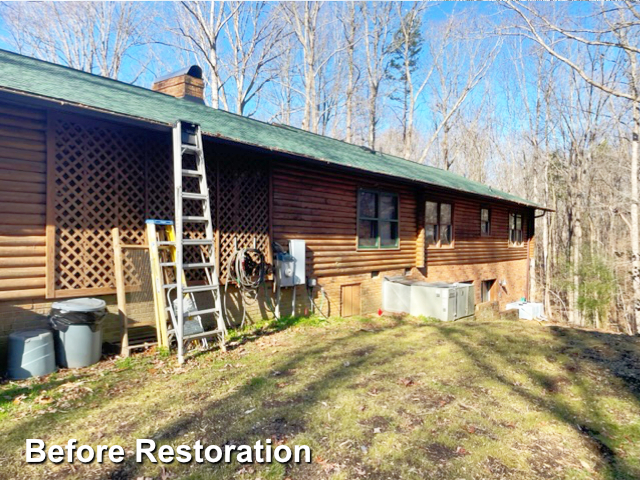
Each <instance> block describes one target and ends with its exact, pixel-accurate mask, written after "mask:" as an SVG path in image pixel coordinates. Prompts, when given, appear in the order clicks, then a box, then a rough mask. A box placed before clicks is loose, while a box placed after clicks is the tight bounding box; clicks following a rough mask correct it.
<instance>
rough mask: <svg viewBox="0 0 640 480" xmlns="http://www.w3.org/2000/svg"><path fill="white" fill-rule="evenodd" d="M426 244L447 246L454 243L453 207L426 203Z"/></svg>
mask: <svg viewBox="0 0 640 480" xmlns="http://www.w3.org/2000/svg"><path fill="white" fill-rule="evenodd" d="M424 212H425V215H424V229H425V242H426V244H427V245H433V246H447V245H451V244H452V243H453V207H452V205H451V204H450V203H438V202H430V201H427V202H425V208H424Z"/></svg>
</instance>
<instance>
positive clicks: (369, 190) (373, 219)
mask: <svg viewBox="0 0 640 480" xmlns="http://www.w3.org/2000/svg"><path fill="white" fill-rule="evenodd" d="M363 192H364V193H372V194H374V195H375V196H376V203H377V205H376V207H377V210H378V211H377V215H378V216H377V217H363V216H361V215H360V194H361V193H363ZM380 195H389V196H392V197H394V198H395V199H396V219H395V220H393V219H386V218H380ZM361 220H364V221H368V222H377V223H378V229H377V230H378V231H377V235H376V245H375V246H373V245H371V246H367V245H360V221H361ZM381 222H390V223H395V224H396V229H397V238H396V243H395V245H393V246H382V245H381V244H380V240H381V237H380V223H381ZM356 250H365V251H368V250H400V195H398V193H396V192H390V191H387V190H377V189H374V188H358V191H357V193H356Z"/></svg>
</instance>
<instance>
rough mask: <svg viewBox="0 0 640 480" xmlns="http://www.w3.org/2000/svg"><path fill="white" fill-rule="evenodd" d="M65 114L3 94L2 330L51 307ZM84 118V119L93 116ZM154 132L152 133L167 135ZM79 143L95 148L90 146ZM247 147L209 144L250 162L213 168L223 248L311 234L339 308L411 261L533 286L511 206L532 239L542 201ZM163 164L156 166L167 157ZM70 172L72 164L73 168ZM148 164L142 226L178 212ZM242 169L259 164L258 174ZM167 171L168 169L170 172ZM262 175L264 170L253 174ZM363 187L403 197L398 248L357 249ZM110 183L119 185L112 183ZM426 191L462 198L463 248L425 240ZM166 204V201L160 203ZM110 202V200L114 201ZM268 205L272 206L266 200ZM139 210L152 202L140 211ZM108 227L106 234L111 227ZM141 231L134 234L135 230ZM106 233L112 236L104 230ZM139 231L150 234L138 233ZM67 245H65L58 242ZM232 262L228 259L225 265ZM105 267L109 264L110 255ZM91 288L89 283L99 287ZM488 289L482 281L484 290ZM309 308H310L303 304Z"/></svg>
mask: <svg viewBox="0 0 640 480" xmlns="http://www.w3.org/2000/svg"><path fill="white" fill-rule="evenodd" d="M56 118H57V119H58V120H55V119H56ZM61 118H63V117H60V116H57V115H51V114H50V113H48V112H47V111H45V110H39V109H35V108H31V107H25V106H22V105H17V104H12V103H6V102H5V103H3V102H0V312H11V313H7V315H8V316H10V317H11V319H10V321H9V322H6V321H5V320H4V318H0V337H2V336H4V335H5V334H6V333H8V332H9V331H11V330H15V329H17V328H25V327H27V326H30V325H31V323H29V322H30V321H31V320H33V321H34V322H41V321H43V319H44V318H45V317H44V315H45V314H46V311H48V308H49V302H48V301H46V300H45V293H46V280H45V279H46V277H45V275H46V268H47V261H46V258H47V254H48V255H49V256H50V257H52V258H53V257H54V256H55V254H56V250H55V248H56V241H55V240H54V241H53V242H49V243H47V237H46V229H47V220H46V218H47V207H48V208H49V209H51V211H50V212H48V214H49V215H50V216H51V218H55V217H56V215H58V214H59V211H57V209H56V201H55V200H54V201H52V202H49V204H47V178H54V179H55V178H56V171H55V165H56V164H55V163H52V164H51V165H53V167H52V166H51V165H50V166H49V168H50V169H51V168H53V169H52V170H51V171H50V172H47V168H48V167H47V153H48V152H49V153H50V154H51V153H52V152H60V151H61V150H60V149H61V148H64V146H62V147H61V146H60V145H56V144H55V142H56V134H55V129H56V128H57V129H60V128H61V123H60V119H61ZM54 120H55V121H54ZM74 120H75V121H76V122H79V121H82V122H84V120H83V119H81V118H80V117H75V118H74ZM82 125H83V128H86V125H87V124H85V123H83V124H82ZM120 128H122V127H120ZM137 131H138V132H141V130H137ZM145 135H146V134H145ZM155 135H156V134H154V138H157V136H155ZM149 138H151V137H149ZM151 147H152V148H151ZM165 147H166V146H164V145H160V144H159V143H158V142H155V141H152V142H150V143H149V142H148V141H147V143H146V144H145V146H144V147H141V148H144V149H145V151H147V150H148V149H149V148H151V150H148V151H151V152H152V153H151V158H153V159H155V160H156V161H157V159H158V158H159V157H160V156H162V155H159V154H158V150H160V151H164V149H165ZM81 150H82V152H83V153H85V154H86V151H87V150H86V148H84V147H83V148H82V149H81ZM78 151H80V150H78ZM247 152H248V151H244V152H243V151H242V150H241V149H240V148H236V147H231V146H226V147H224V148H222V147H214V146H212V145H209V153H208V159H207V160H208V162H209V161H215V162H218V160H220V161H222V160H228V161H229V162H228V165H230V166H237V167H238V169H240V170H242V171H241V172H240V171H238V172H235V171H231V170H229V172H227V171H226V170H224V169H220V170H217V169H211V170H210V171H209V174H210V175H211V174H213V176H214V177H217V178H212V177H211V176H210V177H209V178H210V185H211V186H212V191H215V192H216V198H215V199H214V198H212V206H217V205H219V206H220V207H221V208H220V210H219V211H218V212H217V214H216V218H215V219H214V222H215V223H216V226H217V229H218V232H219V233H218V242H219V243H218V245H219V248H220V251H221V252H223V253H225V255H228V252H230V251H231V246H232V244H233V240H232V239H233V238H234V237H236V236H238V237H239V239H238V240H239V243H240V245H239V246H250V245H251V243H252V241H253V238H257V239H258V244H259V246H260V247H261V248H263V249H264V250H265V251H268V249H269V247H270V245H269V244H270V239H269V237H270V238H271V240H275V241H276V242H278V243H280V244H282V245H283V246H286V244H287V241H288V240H289V239H294V238H300V239H304V240H306V241H307V247H308V249H307V269H308V273H309V274H310V275H313V276H315V277H317V278H319V279H320V282H321V284H322V285H323V286H324V287H325V291H326V292H327V294H328V295H329V297H330V298H329V304H328V305H327V308H328V309H330V311H331V314H334V315H336V314H339V312H340V301H341V299H340V294H341V289H342V286H344V285H360V286H361V288H360V302H361V312H362V313H370V312H373V311H375V310H376V309H377V308H378V307H379V306H380V303H381V283H382V278H383V277H384V275H389V274H394V275H399V274H402V273H404V272H405V271H406V270H407V269H412V268H413V270H414V273H415V272H419V273H416V275H423V276H424V278H426V280H428V281H434V280H440V279H442V280H447V281H455V280H458V281H462V280H476V281H478V280H482V279H484V278H485V277H486V278H502V277H505V278H506V276H507V275H510V276H509V288H508V291H505V292H504V293H503V294H502V298H501V301H504V302H506V301H509V300H511V299H515V298H519V297H521V296H524V295H525V292H526V282H525V281H524V280H523V279H525V278H526V268H527V257H528V255H527V253H529V254H530V255H531V256H532V255H533V241H532V240H531V241H529V249H527V247H526V242H525V246H522V247H513V246H509V244H508V215H509V213H510V212H519V213H522V214H523V219H524V220H525V221H524V222H523V228H524V232H523V234H524V235H523V236H524V238H525V239H527V238H528V237H532V235H533V232H532V231H531V232H529V231H527V228H528V227H529V225H531V223H530V222H528V221H526V219H527V215H529V216H531V215H532V213H533V211H532V210H530V209H529V210H527V209H519V208H514V207H510V206H509V205H508V204H506V203H501V202H484V201H482V200H480V199H478V198H474V197H469V196H465V195H462V194H451V193H447V192H445V191H441V190H439V189H435V188H422V187H420V188H418V187H416V186H413V185H412V184H408V183H401V182H396V181H392V180H387V179H385V180H381V179H379V178H378V177H374V176H368V175H363V174H360V173H358V174H354V173H351V172H346V171H340V170H336V169H331V168H329V167H326V166H322V165H311V164H305V163H302V162H298V161H296V160H290V159H286V160H285V159H276V158H275V157H271V156H269V155H268V154H261V153H256V152H252V153H250V154H249V153H247ZM65 155H66V154H65ZM209 155H210V156H211V160H210V159H209ZM214 157H215V158H214ZM86 161H87V162H88V161H90V158H89V157H87V159H86ZM146 162H147V164H148V163H149V162H150V160H149V159H147V160H146ZM154 166H155V167H156V170H157V167H158V164H157V163H156V164H155V165H154ZM83 168H84V166H83ZM216 168H219V167H216ZM72 170H74V169H73V168H71V169H70V170H69V171H72ZM232 170H233V169H232ZM140 171H141V172H143V173H141V174H140V176H141V178H144V180H143V183H144V184H146V185H148V187H145V188H148V190H147V191H143V192H142V195H141V196H140V197H139V198H138V197H136V198H134V199H132V201H131V202H128V203H127V205H129V204H131V205H136V206H137V209H135V210H132V209H121V210H119V212H118V219H119V220H118V222H120V223H122V222H125V223H131V224H133V223H135V224H136V225H137V224H141V222H142V221H143V219H144V218H146V216H151V217H157V216H161V215H167V212H166V211H165V210H167V209H168V210H171V207H172V203H173V202H172V199H171V198H166V197H165V198H162V197H157V198H155V199H154V198H152V197H151V196H150V194H151V192H155V191H159V190H162V189H163V188H164V189H166V188H170V186H171V185H170V182H171V175H161V176H158V175H157V172H156V176H155V177H152V176H151V175H150V174H149V173H148V172H149V169H148V168H147V167H145V168H144V169H140ZM216 172H217V173H216ZM243 172H249V173H251V175H249V177H251V178H249V177H247V175H246V173H243ZM269 172H271V173H270V175H271V178H270V181H267V183H264V182H263V181H261V180H260V179H261V178H262V179H264V178H267V177H268V176H269ZM98 173H101V172H98ZM167 173H170V172H169V170H167ZM258 173H259V175H258ZM57 174H58V177H57V178H61V176H64V173H63V174H60V172H58V173H57ZM252 175H253V176H255V175H257V176H256V177H255V178H253V176H252ZM167 177H168V178H167ZM158 179H162V180H163V181H164V180H167V182H166V184H163V185H160V184H156V183H157V182H158V181H159V180H158ZM221 179H222V180H221ZM248 179H249V180H250V181H248ZM65 181H68V180H65ZM221 181H222V184H221V183H220V182H221ZM118 182H119V183H118V184H119V185H120V187H121V188H120V189H121V190H122V189H125V190H127V189H128V190H127V192H125V193H124V194H125V195H131V194H132V190H131V188H130V183H127V182H124V180H118ZM153 182H156V183H153ZM99 184H100V185H102V184H105V185H108V183H107V182H102V183H100V182H97V183H96V186H99ZM243 185H244V186H245V187H246V188H245V187H243ZM247 185H248V186H247ZM72 187H73V183H68V184H66V185H62V186H61V185H60V184H58V185H55V184H53V183H50V184H49V188H50V193H51V191H52V190H51V189H52V188H53V189H54V191H57V190H60V189H63V188H64V189H67V188H72ZM361 187H365V188H372V189H376V190H380V191H389V192H395V193H397V194H398V196H399V219H400V245H399V248H398V249H390V250H361V251H359V250H358V249H357V244H356V242H357V232H356V228H357V190H358V188H361ZM109 188H114V185H111V186H109ZM145 188H143V189H142V190H145ZM89 193H90V192H89ZM426 199H430V200H435V201H448V202H451V203H452V204H453V215H454V246H453V248H427V247H425V245H424V220H423V218H424V209H423V206H424V200H426ZM156 201H159V202H161V203H162V204H158V205H155V202H156ZM247 202H248V203H247ZM108 203H109V201H107V200H105V205H106V204H108ZM125 203H126V202H125ZM260 205H263V206H265V208H257V206H260ZM222 207H223V208H222ZM482 207H488V208H490V209H491V228H492V229H491V234H490V235H489V236H487V237H483V236H481V235H480V208H482ZM107 208H108V207H107ZM140 208H142V210H141V211H140V212H138V209H140ZM234 211H241V212H245V215H244V216H242V215H240V216H239V215H236V214H234V213H233V212H234ZM132 212H133V213H135V214H136V215H134V216H135V218H133V219H132V218H130V217H131V215H132ZM136 212H138V213H136ZM265 212H266V213H265ZM268 212H271V214H270V215H269V214H268ZM112 213H113V212H110V213H109V214H112ZM265 215H266V216H265ZM101 218H102V217H101ZM257 219H260V222H259V224H258V223H255V222H253V221H254V220H257ZM252 222H253V223H255V224H252ZM80 226H81V227H82V225H80ZM122 226H123V227H126V225H122ZM91 227H93V228H95V227H96V226H95V225H91ZM138 227H141V225H139V226H138ZM138 227H135V228H136V229H137V228H138ZM125 229H126V228H125ZM53 232H54V233H55V230H53ZM106 233H107V234H108V230H107V231H106ZM131 233H132V235H133V234H134V233H135V232H131ZM53 238H54V239H55V237H53ZM100 238H102V237H100ZM105 238H109V236H108V235H106V236H105ZM132 240H134V239H133V238H132ZM140 240H142V238H141V237H140V238H138V241H140ZM57 245H58V247H59V246H60V243H58V244H57ZM103 248H104V252H105V253H104V254H105V255H106V256H107V258H108V255H109V253H108V252H109V249H110V245H109V244H105V245H104V246H103ZM222 263H223V265H222V266H223V267H224V262H222ZM105 265H106V268H107V269H108V268H109V266H110V264H109V262H108V260H107V261H106V263H105ZM52 267H54V268H53V269H52ZM416 267H418V268H417V269H416ZM49 268H50V269H52V270H53V272H52V275H51V278H52V279H55V278H56V277H55V276H56V275H60V270H59V269H57V268H56V267H55V266H54V264H52V263H50V264H49ZM223 270H224V268H223ZM108 277H109V276H108V275H105V277H104V278H103V279H102V280H103V281H104V280H105V278H106V279H107V281H108ZM463 277H464V278H463ZM467 277H469V278H467ZM63 287H64V285H63V284H62V283H60V284H57V283H56V284H53V288H54V289H55V290H59V292H64V290H63V289H62V288H63ZM88 287H89V289H91V285H88ZM102 287H103V288H104V287H108V288H104V291H103V293H107V292H109V293H110V292H112V291H113V290H112V289H111V288H110V284H106V285H103V286H102ZM479 290H480V288H479V283H478V284H477V285H476V292H477V295H479ZM79 292H82V289H78V290H76V291H75V292H65V293H62V295H60V296H71V295H76V294H78V293H79ZM82 293H83V294H84V293H88V294H95V295H99V294H100V292H99V291H98V290H97V289H96V290H93V292H89V291H87V290H84V292H82ZM56 296H57V295H56ZM299 305H300V306H301V307H302V306H303V305H304V302H300V303H299ZM307 307H308V305H307ZM307 307H303V308H307ZM264 313H265V311H264V309H263V310H261V311H257V312H256V314H257V315H258V314H259V315H264ZM299 313H304V312H299ZM0 317H1V315H0ZM34 325H35V324H34Z"/></svg>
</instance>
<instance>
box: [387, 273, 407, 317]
mask: <svg viewBox="0 0 640 480" xmlns="http://www.w3.org/2000/svg"><path fill="white" fill-rule="evenodd" d="M413 283H414V281H413V280H411V279H409V278H407V277H402V276H400V277H384V281H383V282H382V309H383V310H384V311H386V312H393V313H409V311H410V309H411V285H412V284H413Z"/></svg>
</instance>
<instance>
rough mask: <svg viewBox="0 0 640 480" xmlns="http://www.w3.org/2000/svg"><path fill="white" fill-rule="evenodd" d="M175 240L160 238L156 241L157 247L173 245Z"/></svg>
mask: <svg viewBox="0 0 640 480" xmlns="http://www.w3.org/2000/svg"><path fill="white" fill-rule="evenodd" d="M175 245H176V242H173V241H170V240H160V241H159V242H158V246H159V247H175Z"/></svg>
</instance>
